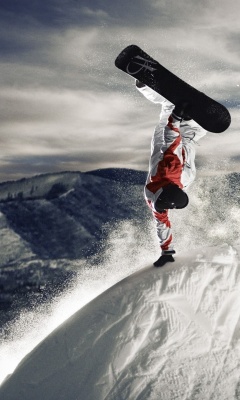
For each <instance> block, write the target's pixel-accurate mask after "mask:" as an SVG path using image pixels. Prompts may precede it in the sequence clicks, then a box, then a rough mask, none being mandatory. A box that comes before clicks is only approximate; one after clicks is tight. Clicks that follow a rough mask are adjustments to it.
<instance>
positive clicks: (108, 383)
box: [0, 245, 240, 400]
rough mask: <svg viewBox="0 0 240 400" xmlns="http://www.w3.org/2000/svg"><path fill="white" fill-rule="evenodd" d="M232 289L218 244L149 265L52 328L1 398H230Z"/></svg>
mask: <svg viewBox="0 0 240 400" xmlns="http://www.w3.org/2000/svg"><path fill="white" fill-rule="evenodd" d="M238 250H240V248H238ZM239 292H240V269H239V256H238V254H237V250H236V249H235V250H234V249H233V248H232V247H230V246H227V245H225V246H221V247H220V246H219V247H212V248H205V249H202V250H198V251H195V252H192V253H191V255H186V254H185V255H183V254H180V255H179V256H178V257H177V260H176V262H175V264H174V265H172V264H171V265H170V266H167V267H164V268H159V269H156V268H153V267H152V266H148V267H146V268H144V269H142V270H141V271H139V272H137V273H135V274H133V275H132V276H130V277H128V278H126V279H124V280H123V281H121V282H119V283H118V284H117V285H115V286H113V287H111V288H110V289H109V290H108V291H106V292H104V293H103V294H102V295H101V296H99V297H98V298H96V299H95V300H93V301H92V302H90V303H89V304H88V305H86V306H85V307H84V308H82V309H81V310H79V311H78V312H77V313H76V314H74V315H73V316H72V317H71V318H70V319H68V320H67V321H66V322H65V323H63V324H62V325H61V326H59V327H58V328H57V329H56V330H55V331H53V332H52V333H51V334H50V335H49V336H48V337H47V338H46V339H45V340H44V341H43V342H42V343H40V344H39V345H38V346H37V347H36V348H35V349H34V350H33V351H32V352H31V353H30V354H28V355H27V356H26V357H25V359H24V360H23V361H22V362H21V363H20V365H19V366H18V368H17V369H16V371H15V372H14V373H13V374H12V375H11V376H10V377H9V378H8V379H6V380H5V382H4V383H3V385H2V386H1V388H0V398H1V399H4V400H16V399H18V400H33V399H34V400H42V399H44V400H66V399H68V400H81V399H86V400H96V399H97V400H116V399H118V400H120V399H128V400H136V399H138V400H140V399H141V400H166V399H167V400H170V399H186V400H202V399H204V400H210V399H211V400H230V399H239V396H240V381H239V376H240V364H239V356H240V354H239V351H240V350H239V349H240V322H239V321H240V297H239Z"/></svg>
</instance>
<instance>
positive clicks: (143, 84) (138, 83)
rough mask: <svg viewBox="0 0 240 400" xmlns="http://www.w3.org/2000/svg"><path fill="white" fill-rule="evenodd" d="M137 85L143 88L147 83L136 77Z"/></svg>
mask: <svg viewBox="0 0 240 400" xmlns="http://www.w3.org/2000/svg"><path fill="white" fill-rule="evenodd" d="M136 86H137V87H138V88H142V87H144V86H146V85H145V83H142V82H140V81H139V80H138V79H136Z"/></svg>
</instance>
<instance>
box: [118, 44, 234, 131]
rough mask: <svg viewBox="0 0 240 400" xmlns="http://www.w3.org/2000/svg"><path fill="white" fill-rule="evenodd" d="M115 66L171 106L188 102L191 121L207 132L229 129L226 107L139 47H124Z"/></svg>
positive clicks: (229, 121) (228, 114)
mask: <svg viewBox="0 0 240 400" xmlns="http://www.w3.org/2000/svg"><path fill="white" fill-rule="evenodd" d="M115 65H116V67H117V68H119V69H121V70H122V71H124V72H126V73H127V74H128V75H130V76H132V77H133V78H135V79H137V80H139V81H140V82H142V83H144V84H145V85H147V86H149V87H150V88H152V89H153V90H155V91H156V92H158V93H160V94H161V95H162V96H163V97H165V98H166V99H167V100H169V101H171V103H173V104H175V105H178V104H182V103H187V104H188V105H189V109H190V114H191V117H192V119H194V120H195V121H196V122H197V123H198V124H199V125H201V126H202V127H203V128H204V129H206V130H207V131H210V132H214V133H220V132H223V131H225V130H226V129H227V128H228V127H229V125H230V123H231V116H230V113H229V111H228V110H227V109H226V107H224V106H223V105H222V104H220V103H218V102H217V101H215V100H213V99H211V98H210V97H208V96H206V95H205V94H204V93H202V92H200V91H199V90H197V89H195V88H194V87H193V86H191V85H189V84H188V83H186V82H184V81H183V80H182V79H180V78H178V77H177V76H176V75H174V74H173V73H172V72H170V71H169V70H168V69H166V68H165V67H163V66H162V65H161V64H159V63H158V62H157V61H155V60H154V59H153V58H152V57H150V56H149V55H148V54H147V53H145V52H144V51H143V50H141V49H140V47H138V46H135V45H131V46H128V47H126V48H125V49H124V50H123V51H122V52H121V53H120V54H119V55H118V57H117V58H116V60H115Z"/></svg>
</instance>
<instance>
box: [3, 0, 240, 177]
mask: <svg viewBox="0 0 240 400" xmlns="http://www.w3.org/2000/svg"><path fill="white" fill-rule="evenodd" d="M220 3H221V4H220ZM233 6H234V7H233ZM1 9H2V13H1V17H0V22H1V24H0V45H1V47H2V49H3V51H2V53H1V60H0V67H1V75H0V118H1V124H0V144H1V160H2V161H0V173H1V179H2V180H4V179H5V178H4V177H6V178H7V177H9V176H11V178H14V176H15V177H21V174H22V176H25V174H26V173H28V172H29V171H32V172H33V173H35V172H37V173H40V172H41V171H42V172H50V171H57V170H61V169H64V167H65V169H68V168H69V169H75V170H76V169H80V170H87V169H94V168H101V167H106V166H108V167H109V166H113V167H116V166H120V167H121V166H122V167H135V168H139V169H146V168H147V159H148V156H149V148H150V137H151V133H152V131H153V128H154V125H155V123H156V122H157V119H158V113H159V109H158V107H157V106H155V105H152V104H151V103H150V104H149V103H148V102H147V101H146V100H145V99H143V98H141V96H140V94H139V93H136V91H135V89H134V81H133V80H132V79H130V78H129V77H128V76H127V75H125V74H123V73H122V72H121V71H118V70H117V69H116V68H115V66H114V59H115V57H116V56H117V54H118V53H119V52H120V51H121V49H122V48H123V47H125V46H127V45H129V44H131V43H136V44H138V45H140V46H141V47H142V48H143V49H145V50H146V51H147V52H149V53H150V54H151V55H152V56H153V57H155V58H157V59H158V60H159V61H160V62H161V63H162V64H164V65H165V66H166V67H168V68H170V69H171V70H172V71H173V72H175V73H176V74H178V75H180V76H181V77H182V78H183V79H185V80H187V81H188V82H189V83H190V84H193V85H195V86H196V87H198V88H199V89H200V90H203V91H205V92H206V93H207V94H209V95H211V96H213V97H215V98H216V99H218V100H220V101H222V102H223V103H225V104H227V105H228V106H229V107H232V113H233V124H232V126H231V128H230V130H229V132H228V135H227V136H225V135H221V136H218V146H220V147H221V146H222V147H221V149H223V148H224V151H225V153H229V157H231V156H233V157H235V156H236V152H237V151H238V150H237V149H238V146H239V136H238V127H239V119H238V111H239V89H240V86H239V85H240V76H239V61H240V60H239V57H240V56H239V51H238V49H239V40H238V38H239V35H240V29H239V26H238V21H237V18H235V15H237V13H238V12H239V11H240V4H236V2H235V1H234V0H229V2H228V3H227V5H226V4H225V3H223V2H222V1H220V2H218V4H217V5H216V2H215V1H213V0H204V1H201V2H199V1H197V0H196V1H195V0H194V1H193V0H191V1H190V0H187V1H183V0H181V1H179V2H176V1H175V0H169V1H168V2H166V1H165V0H161V1H159V0H158V1H157V0H156V1H155V0H152V1H151V2H150V3H149V2H148V1H147V0H141V1H137V0H134V1H131V2H122V1H121V2H120V1H119V2H112V1H110V0H106V1H104V2H102V1H100V0H99V1H97V0H95V1H91V0H86V1H84V0H82V1H74V0H71V1H63V0H58V1H57V0H49V1H48V2H40V1H31V2H30V1H26V0H22V1H21V2H19V1H17V0H16V1H12V0H8V1H7V2H2V4H1ZM9 27H11V29H10V28H9ZM211 138H212V136H211V135H209V138H207V139H203V142H202V144H201V146H200V147H199V149H197V150H198V153H199V155H200V156H202V157H205V155H207V154H208V153H209V152H212V153H214V157H215V158H217V157H219V155H220V153H221V151H220V148H219V149H218V147H217V149H216V143H215V139H211ZM41 160H42V161H41ZM236 160H237V158H236ZM17 165H18V168H17Z"/></svg>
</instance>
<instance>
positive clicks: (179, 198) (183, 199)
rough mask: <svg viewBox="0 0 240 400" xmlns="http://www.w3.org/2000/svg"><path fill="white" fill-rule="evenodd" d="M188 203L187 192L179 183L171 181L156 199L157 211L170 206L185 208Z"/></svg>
mask: <svg viewBox="0 0 240 400" xmlns="http://www.w3.org/2000/svg"><path fill="white" fill-rule="evenodd" d="M187 205H188V196H187V194H186V193H185V192H184V191H183V190H182V189H180V188H179V187H178V186H177V185H175V184H173V183H170V184H169V185H167V186H164V187H163V191H162V193H161V194H160V196H159V197H158V198H157V200H156V201H155V204H154V207H155V210H156V211H159V212H161V211H164V210H166V209H169V208H184V207H186V206H187Z"/></svg>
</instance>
